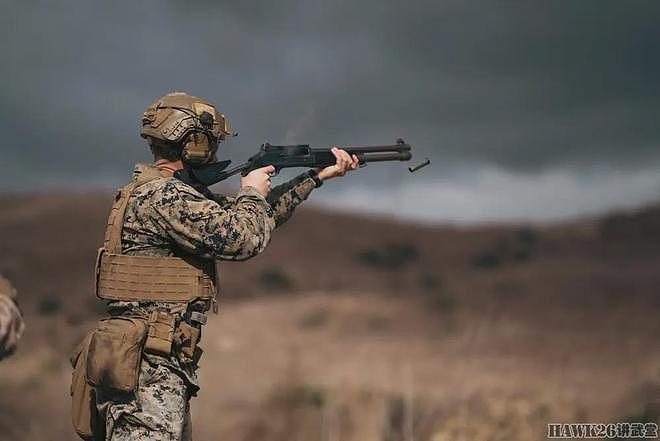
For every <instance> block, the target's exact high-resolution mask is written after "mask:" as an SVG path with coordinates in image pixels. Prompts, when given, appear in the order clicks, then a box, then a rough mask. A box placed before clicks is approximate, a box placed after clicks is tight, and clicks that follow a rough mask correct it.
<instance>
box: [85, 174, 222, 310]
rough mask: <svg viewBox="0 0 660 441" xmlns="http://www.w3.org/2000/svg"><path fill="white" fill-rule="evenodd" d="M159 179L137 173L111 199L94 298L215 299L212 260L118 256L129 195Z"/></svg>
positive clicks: (164, 300)
mask: <svg viewBox="0 0 660 441" xmlns="http://www.w3.org/2000/svg"><path fill="white" fill-rule="evenodd" d="M160 177H161V176H160V175H154V174H153V173H152V174H151V175H148V173H141V174H138V176H137V178H136V179H135V180H133V181H132V182H130V183H129V184H128V185H126V186H125V187H123V188H122V189H121V190H120V191H119V192H118V193H117V195H116V197H115V202H114V204H113V205H112V210H111V212H110V216H109V218H108V226H107V229H106V234H105V242H104V247H103V248H101V249H99V254H98V257H97V260H96V295H97V296H98V297H99V298H101V299H104V300H122V301H140V300H151V301H158V302H176V303H181V302H191V301H194V300H197V299H200V300H214V299H215V294H216V279H215V274H216V271H215V262H214V261H213V260H206V259H198V258H193V257H190V258H185V259H184V258H179V257H155V256H129V255H125V254H121V231H122V227H123V224H124V215H125V213H126V207H127V205H128V200H129V198H130V196H131V193H132V192H133V190H135V189H136V188H137V187H139V186H140V185H142V184H145V183H146V182H149V181H151V180H153V179H157V178H160Z"/></svg>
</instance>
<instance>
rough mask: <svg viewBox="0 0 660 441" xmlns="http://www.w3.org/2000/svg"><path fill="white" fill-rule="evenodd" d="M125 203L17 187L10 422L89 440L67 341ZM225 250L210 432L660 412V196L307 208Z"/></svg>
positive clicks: (5, 371)
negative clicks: (610, 208)
mask: <svg viewBox="0 0 660 441" xmlns="http://www.w3.org/2000/svg"><path fill="white" fill-rule="evenodd" d="M108 208H109V197H108V195H107V194H79V195H73V196H71V195H67V196H64V195H46V194H43V195H5V196H1V197H0V213H2V214H1V216H0V247H1V251H2V252H1V253H0V272H2V273H4V274H5V275H7V276H8V277H10V278H11V279H12V280H13V282H14V283H15V285H16V286H17V288H18V289H19V295H20V301H21V306H22V308H23V309H24V311H25V315H26V319H27V322H28V331H27V333H26V335H25V338H24V340H23V341H22V344H21V347H20V350H19V352H18V353H17V354H16V356H15V357H13V358H12V359H10V360H7V361H6V362H3V364H2V365H0V388H1V390H2V394H0V439H7V440H19V441H22V440H53V441H55V440H58V441H59V440H73V439H76V438H75V437H74V435H73V434H72V433H71V430H70V428H69V416H68V408H69V397H68V389H67V388H68V381H69V375H70V368H69V366H68V365H67V361H66V358H67V356H68V353H69V351H70V350H71V348H72V347H73V346H74V344H75V343H76V342H77V341H78V340H79V339H80V338H81V337H82V335H84V333H85V332H86V331H87V330H88V329H89V328H90V327H91V326H93V323H94V321H95V320H96V319H97V318H98V317H99V315H100V314H101V313H102V311H103V308H102V305H101V304H100V303H99V302H98V301H96V299H95V298H94V297H93V294H92V292H91V286H92V266H93V260H94V256H95V252H96V248H97V247H98V246H99V244H100V242H101V240H102V235H103V226H104V223H105V218H106V215H107V210H108ZM320 250H323V253H321V252H320ZM220 268H221V271H222V280H223V283H222V288H223V299H222V301H223V306H222V308H221V313H220V315H219V316H218V317H212V318H211V321H210V324H209V325H208V326H207V328H206V329H205V331H204V332H205V335H204V340H203V346H204V348H205V355H204V358H203V359H202V363H201V365H202V369H201V372H200V373H201V382H202V390H201V392H200V396H199V397H198V398H196V399H194V400H193V418H194V426H195V428H194V431H195V434H196V439H199V440H211V439H233V440H245V441H253V440H254V441H256V440H266V441H270V440H272V441H276V440H287V441H289V440H291V441H295V440H304V441H315V440H319V441H321V440H324V441H326V440H331V441H335V440H344V441H350V440H353V441H370V440H373V441H376V440H378V441H381V440H382V441H399V440H401V441H408V440H410V439H412V436H413V435H414V439H416V440H420V441H424V440H432V441H440V440H452V441H453V440H461V439H465V440H500V439H501V440H531V439H544V438H545V424H546V423H548V422H556V421H567V422H575V421H594V422H610V421H618V420H621V419H626V418H646V419H649V418H657V411H658V410H657V404H653V403H654V402H656V403H657V400H658V399H659V393H658V382H659V381H660V351H659V350H658V336H659V335H660V321H658V319H657V318H658V312H660V295H659V294H658V288H660V209H648V210H644V211H641V212H639V213H629V214H617V215H612V216H608V217H606V218H604V219H601V220H591V221H583V222H573V223H568V224H564V225H557V226H551V227H537V226H531V225H524V226H522V225H521V226H483V227H471V228H458V227H450V226H443V227H426V226H420V225H414V224H409V223H403V222H396V221H392V220H383V219H377V218H368V217H358V216H352V215H345V214H337V213H330V212H324V211H319V210H315V209H303V210H301V211H300V212H299V213H297V215H296V216H295V217H294V219H292V220H291V221H290V222H289V223H288V224H286V225H284V226H283V227H282V228H281V229H280V230H279V231H277V232H276V234H275V236H274V239H273V242H272V245H271V246H270V248H269V249H268V250H267V251H266V252H265V253H264V254H263V255H262V256H259V257H257V258H255V259H253V260H251V261H249V262H244V263H225V262H223V263H222V264H221V266H220ZM654 406H656V407H654Z"/></svg>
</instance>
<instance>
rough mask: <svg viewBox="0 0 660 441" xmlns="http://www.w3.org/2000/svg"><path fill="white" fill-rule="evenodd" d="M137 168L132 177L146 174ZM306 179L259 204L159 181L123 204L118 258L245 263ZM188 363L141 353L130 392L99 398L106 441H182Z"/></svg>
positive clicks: (307, 188)
mask: <svg viewBox="0 0 660 441" xmlns="http://www.w3.org/2000/svg"><path fill="white" fill-rule="evenodd" d="M154 172H156V171H155V170H154V168H153V167H150V166H144V165H138V166H137V167H136V176H137V175H139V174H141V173H154ZM314 187H315V183H314V180H313V179H311V178H310V177H309V176H308V175H306V174H303V175H300V176H299V177H297V178H294V179H292V180H291V181H289V182H287V183H284V184H282V185H280V186H277V187H275V188H273V190H272V191H271V193H270V194H269V197H268V199H265V198H264V197H263V196H262V195H260V194H259V193H258V192H257V191H256V190H255V189H253V188H250V187H248V188H245V189H242V190H241V191H239V192H238V194H237V195H236V196H220V195H215V194H213V193H211V192H210V191H209V190H208V189H206V188H193V187H191V186H189V185H187V184H185V183H183V182H181V181H180V180H178V179H175V178H173V177H161V178H157V179H154V180H152V181H149V182H147V183H146V184H143V185H141V186H139V187H138V188H136V190H135V191H134V192H133V194H132V195H131V198H130V199H129V201H128V206H127V208H126V214H125V217H124V225H123V230H122V253H123V254H128V255H143V256H181V255H183V254H191V255H195V256H198V257H202V258H208V259H216V260H245V259H249V258H251V257H254V256H256V255H257V254H259V253H261V252H262V251H263V250H264V249H265V247H266V246H267V245H268V243H269V242H270V238H271V234H272V232H273V230H274V229H275V228H276V227H277V226H279V225H281V224H283V223H284V222H286V221H287V220H288V219H289V218H290V217H291V215H292V214H293V211H294V209H295V208H296V207H297V206H298V205H299V204H300V203H301V202H302V201H304V200H305V199H307V197H308V196H309V194H310V193H311V191H312V189H313V188H314ZM207 307H208V305H207V304H206V303H204V302H199V304H192V305H187V304H172V303H159V302H150V301H142V302H122V301H116V302H110V303H109V304H108V309H109V312H110V314H111V315H134V314H140V315H145V314H149V313H150V312H151V311H153V310H156V309H157V310H161V311H168V312H171V313H174V314H177V315H179V320H180V319H181V315H182V314H183V313H184V312H185V311H186V309H188V310H190V309H193V310H198V311H205V310H206V309H207ZM195 371H196V366H194V365H192V364H190V363H187V362H186V361H184V360H183V359H182V358H180V357H179V356H178V355H177V354H173V355H170V356H169V357H163V356H159V355H154V354H148V353H145V354H144V358H143V362H142V365H141V369H140V380H139V381H140V385H139V388H138V391H137V393H136V394H132V395H129V396H128V397H122V398H121V399H120V398H118V397H116V396H113V397H103V396H99V397H98V399H97V408H98V410H99V412H100V414H101V415H102V416H104V417H105V422H106V430H107V431H106V434H107V435H106V439H107V440H113V441H117V440H121V441H128V440H131V441H132V440H139V441H142V440H147V439H149V440H188V439H190V415H189V403H188V401H189V398H190V397H191V396H194V395H195V394H196V392H197V390H198V389H199V387H198V383H197V375H196V372H195Z"/></svg>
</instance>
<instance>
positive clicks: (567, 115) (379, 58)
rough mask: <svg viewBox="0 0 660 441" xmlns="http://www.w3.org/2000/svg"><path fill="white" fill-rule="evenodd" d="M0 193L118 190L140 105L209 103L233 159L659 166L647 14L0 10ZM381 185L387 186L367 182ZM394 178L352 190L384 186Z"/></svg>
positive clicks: (513, 7)
mask: <svg viewBox="0 0 660 441" xmlns="http://www.w3.org/2000/svg"><path fill="white" fill-rule="evenodd" d="M3 11H4V12H5V13H4V14H3V15H2V17H1V18H0V28H1V29H2V30H1V31H0V32H1V33H2V34H1V35H2V40H1V42H0V48H1V54H0V64H1V67H0V72H2V78H3V81H2V83H0V99H1V101H0V129H1V130H2V133H3V135H4V140H3V147H2V154H3V161H2V162H1V163H0V172H1V173H2V177H0V184H1V185H2V186H3V187H5V188H18V187H21V186H23V185H28V184H26V183H25V181H26V180H28V179H29V180H31V181H32V182H33V183H34V184H35V185H33V186H43V185H48V184H50V183H56V184H62V183H64V182H67V181H70V180H73V181H74V183H75V184H77V185H79V184H82V183H84V182H89V183H90V185H99V184H106V185H107V184H109V185H116V184H118V183H120V182H121V181H122V180H123V179H124V176H125V175H126V169H127V163H131V162H134V161H135V160H137V159H142V160H144V159H146V158H147V152H146V149H144V147H143V144H142V142H141V140H140V139H139V138H137V136H136V133H137V121H138V118H139V116H140V114H141V112H142V111H143V109H144V108H145V106H146V105H147V104H148V103H149V102H150V101H152V100H153V99H154V98H156V97H158V96H160V95H162V94H164V93H166V92H168V91H169V90H172V89H178V90H185V91H189V92H190V93H193V94H196V95H199V96H203V97H206V98H208V99H210V100H212V101H214V102H217V103H219V105H220V107H221V109H222V110H223V111H224V112H225V113H227V115H228V116H229V119H230V122H232V123H233V124H234V125H235V126H236V128H237V129H238V130H239V131H240V132H241V136H240V137H239V138H238V139H237V140H235V141H232V143H231V144H229V145H228V146H227V153H228V154H230V155H233V156H234V157H239V158H244V157H245V156H247V154H248V153H249V152H250V151H252V150H254V149H255V148H256V146H258V144H260V143H261V142H262V141H264V140H269V141H271V142H284V141H285V142H296V143H300V142H311V143H313V144H315V145H324V144H329V143H338V144H348V143H382V142H389V141H392V140H394V139H395V138H396V137H399V136H402V137H405V138H406V139H407V140H409V141H410V142H411V143H413V144H414V146H415V148H416V149H417V156H418V157H423V156H430V157H431V158H432V159H434V167H433V168H430V169H428V170H427V171H426V175H425V176H427V177H434V176H440V175H443V176H444V174H445V173H446V172H448V171H449V170H450V169H452V168H455V169H461V170H462V169H464V168H466V167H468V168H469V167H481V166H486V167H489V166H495V167H499V168H502V169H504V170H510V171H511V172H515V173H518V172H523V173H531V172H534V173H536V172H539V171H542V170H551V169H562V168H573V169H574V168H576V167H577V168H580V167H587V168H588V167H592V166H596V165H597V166H606V167H609V168H610V169H611V168H613V169H634V168H635V167H638V166H639V165H640V164H645V165H648V164H657V163H659V162H660V155H659V149H658V148H657V146H658V141H659V140H660V128H659V127H660V126H659V125H658V124H657V118H658V115H659V114H660V112H659V110H660V88H659V86H658V79H659V78H660V60H659V59H658V56H657V54H658V53H660V26H658V24H659V23H660V3H658V2H655V1H646V2H642V1H628V2H621V1H602V0H599V1H596V0H593V1H554V2H522V1H518V2H506V1H505V2H470V1H413V2H403V1H396V2H383V1H376V0H368V1H366V0H365V1H357V2H356V1H348V0H340V1H332V2H329V1H320V0H315V1H303V0H285V1H281V2H272V1H265V0H263V1H251V2H247V1H244V2H215V1H206V2H189V1H179V2H163V1H155V0H151V1H145V2H84V1H82V0H75V1H74V0H72V1H66V2H13V1H12V2H4V3H3ZM381 170H387V172H385V171H381ZM391 170H392V168H391V167H390V168H383V169H378V168H376V167H373V168H371V170H369V171H368V172H367V173H364V174H363V175H362V176H360V177H359V178H356V179H357V180H359V182H361V183H366V182H367V180H372V179H374V178H376V181H373V182H384V183H386V184H388V183H389V184H392V185H393V183H394V182H395V181H396V179H393V178H388V173H390V172H391Z"/></svg>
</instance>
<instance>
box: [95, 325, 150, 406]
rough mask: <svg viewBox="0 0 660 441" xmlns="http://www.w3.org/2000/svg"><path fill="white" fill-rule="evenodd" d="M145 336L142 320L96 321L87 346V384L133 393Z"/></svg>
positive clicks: (145, 327) (145, 329)
mask: <svg viewBox="0 0 660 441" xmlns="http://www.w3.org/2000/svg"><path fill="white" fill-rule="evenodd" d="M146 336H147V324H146V320H145V319H143V318H138V317H110V318H107V319H102V320H100V321H99V324H98V327H97V328H96V330H95V331H94V332H92V336H91V339H90V342H89V353H88V355H87V363H86V365H87V370H86V379H87V382H88V383H89V384H90V385H92V386H94V387H98V388H102V389H106V390H109V391H111V392H116V393H126V392H131V391H133V390H135V388H136V387H137V384H138V374H139V370H140V360H141V359H142V347H143V345H144V341H145V338H146Z"/></svg>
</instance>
